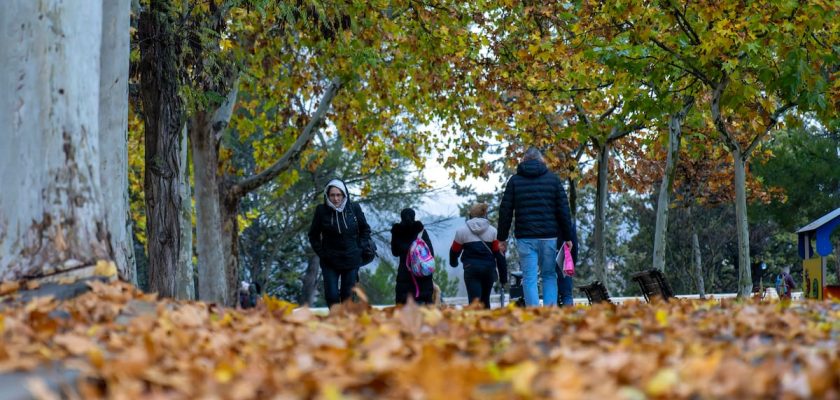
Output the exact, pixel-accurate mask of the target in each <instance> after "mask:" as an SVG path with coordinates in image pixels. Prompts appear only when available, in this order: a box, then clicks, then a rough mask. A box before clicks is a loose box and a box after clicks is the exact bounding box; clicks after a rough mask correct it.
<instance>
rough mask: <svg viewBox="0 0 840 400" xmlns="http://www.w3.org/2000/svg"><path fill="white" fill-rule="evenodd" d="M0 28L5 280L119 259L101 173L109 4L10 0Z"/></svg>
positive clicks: (0, 248)
mask: <svg viewBox="0 0 840 400" xmlns="http://www.w3.org/2000/svg"><path fill="white" fill-rule="evenodd" d="M0 32H2V36H3V38H4V39H3V40H4V44H3V45H2V46H0V60H2V64H0V65H2V66H0V89H2V91H3V96H0V126H2V127H3V128H2V129H3V134H2V145H0V181H2V182H3V185H4V188H3V190H0V280H12V279H21V278H24V277H41V276H46V275H51V274H55V273H58V272H64V271H68V270H74V269H78V268H79V267H83V266H86V265H92V264H95V263H96V261H97V260H111V259H112V257H113V252H112V249H111V246H110V243H109V242H108V237H109V235H110V233H111V232H109V229H110V228H111V227H110V226H109V225H108V220H107V215H108V214H109V212H110V210H107V207H108V206H110V205H111V204H105V203H103V201H102V188H101V185H102V181H101V178H100V175H99V174H100V147H99V84H100V79H99V62H100V51H101V39H102V2H99V3H98V4H90V5H88V7H79V6H76V5H72V4H67V3H65V2H62V1H47V0H45V1H40V2H33V1H29V0H19V1H9V2H4V3H3V11H2V12H0ZM108 150H109V151H110V149H108ZM106 210H107V212H106ZM86 270H87V269H86Z"/></svg>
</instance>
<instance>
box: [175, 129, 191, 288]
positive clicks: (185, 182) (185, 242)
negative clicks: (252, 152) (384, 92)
mask: <svg viewBox="0 0 840 400" xmlns="http://www.w3.org/2000/svg"><path fill="white" fill-rule="evenodd" d="M187 146H188V144H187V125H186V124H184V129H183V130H182V133H181V155H180V160H181V161H180V162H181V165H182V166H183V168H181V173H180V174H179V175H180V176H179V177H178V182H179V185H178V194H179V196H180V197H181V206H182V207H181V217H180V218H179V219H178V221H179V223H180V224H181V247H180V249H179V250H178V263H177V264H176V269H175V298H177V299H181V300H195V281H194V280H193V262H192V256H193V234H192V190H190V170H189V164H188V157H187V153H188V151H187V149H188V147H187Z"/></svg>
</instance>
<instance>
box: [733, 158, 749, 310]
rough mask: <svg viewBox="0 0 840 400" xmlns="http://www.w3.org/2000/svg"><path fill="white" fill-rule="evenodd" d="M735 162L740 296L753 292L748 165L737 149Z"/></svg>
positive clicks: (744, 296) (747, 295) (747, 296)
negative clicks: (748, 209)
mask: <svg viewBox="0 0 840 400" xmlns="http://www.w3.org/2000/svg"><path fill="white" fill-rule="evenodd" d="M732 157H733V159H734V164H735V229H736V230H737V232H738V296H739V297H743V298H749V297H750V295H751V294H752V270H751V269H750V232H749V229H750V228H749V225H748V223H747V189H746V187H747V166H746V161H745V160H744V158H743V157H741V153H740V152H739V151H737V150H735V151H733V152H732Z"/></svg>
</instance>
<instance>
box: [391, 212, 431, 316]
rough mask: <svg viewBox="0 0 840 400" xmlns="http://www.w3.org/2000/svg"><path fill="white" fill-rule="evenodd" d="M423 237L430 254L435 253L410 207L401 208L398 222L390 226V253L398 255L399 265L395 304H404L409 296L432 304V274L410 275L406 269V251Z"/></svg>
mask: <svg viewBox="0 0 840 400" xmlns="http://www.w3.org/2000/svg"><path fill="white" fill-rule="evenodd" d="M421 232H422V234H421ZM418 236H419V237H420V238H422V239H423V241H424V242H426V245H428V246H429V250H430V251H431V253H432V256H434V254H435V249H434V247H432V240H431V238H430V237H429V232H426V228H425V227H424V226H423V223H422V222H420V221H417V220H416V219H415V212H414V210H413V209H411V208H406V209H403V210H402V212H400V222H398V223H396V224H394V225H392V226H391V254H393V255H394V257H399V265H398V266H397V283H396V287H395V299H394V301H395V302H396V304H405V303H406V302H407V301H408V298H409V296H411V298H412V299H413V300H414V301H415V302H416V303H417V304H433V303H434V292H435V289H434V281H433V275H429V276H414V277H412V276H411V272H410V271H409V270H408V265H407V264H406V260H407V259H408V251H409V249H410V248H411V245H412V244H413V243H414V241H415V240H416V239H417V237H418Z"/></svg>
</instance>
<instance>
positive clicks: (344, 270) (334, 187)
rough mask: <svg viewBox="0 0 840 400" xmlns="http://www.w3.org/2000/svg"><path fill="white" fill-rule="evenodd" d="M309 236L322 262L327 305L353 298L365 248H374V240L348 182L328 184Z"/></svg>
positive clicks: (338, 181)
mask: <svg viewBox="0 0 840 400" xmlns="http://www.w3.org/2000/svg"><path fill="white" fill-rule="evenodd" d="M308 236H309V244H310V245H311V246H312V250H314V251H315V253H316V254H318V257H319V259H320V262H321V274H322V275H323V277H324V297H325V298H326V301H327V306H328V307H332V306H333V305H334V304H337V303H340V302H343V301H345V300H347V299H349V298H350V296H351V294H352V289H353V286H354V285H355V284H356V280H357V277H358V271H357V270H358V269H359V267H361V266H362V257H363V254H362V252H363V251H362V249H369V248H371V246H370V241H371V240H372V239H371V231H370V225H368V222H367V219H365V214H364V212H362V208H361V207H360V206H359V204H358V203H355V202H352V201H350V197H349V194H348V191H347V185H346V184H345V183H344V181H342V180H340V179H333V180H331V181H330V182H329V183H327V186H326V187H325V188H324V203H323V204H319V205H318V206H317V207H316V208H315V215H314V216H313V217H312V225H311V226H310V228H309V235H308Z"/></svg>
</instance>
